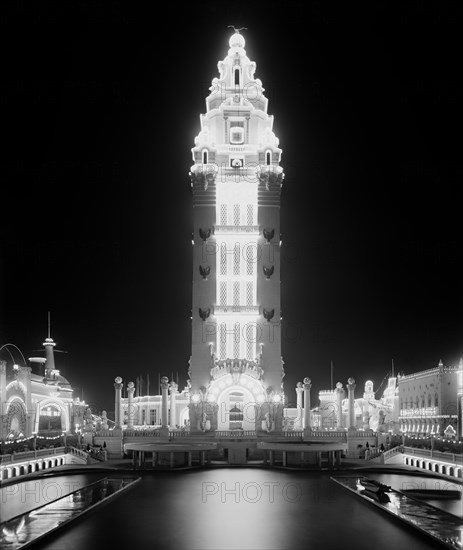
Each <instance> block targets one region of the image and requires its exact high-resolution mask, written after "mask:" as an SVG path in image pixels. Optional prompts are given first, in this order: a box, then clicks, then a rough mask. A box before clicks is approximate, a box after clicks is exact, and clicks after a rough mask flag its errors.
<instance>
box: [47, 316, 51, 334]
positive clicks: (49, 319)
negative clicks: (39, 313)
mask: <svg viewBox="0 0 463 550" xmlns="http://www.w3.org/2000/svg"><path fill="white" fill-rule="evenodd" d="M48 338H51V336H50V312H48Z"/></svg>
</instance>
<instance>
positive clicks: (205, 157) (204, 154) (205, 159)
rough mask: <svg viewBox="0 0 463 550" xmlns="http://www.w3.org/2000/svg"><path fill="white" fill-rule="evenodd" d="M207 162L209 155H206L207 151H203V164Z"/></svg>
mask: <svg viewBox="0 0 463 550" xmlns="http://www.w3.org/2000/svg"><path fill="white" fill-rule="evenodd" d="M208 162H209V155H208V153H207V149H204V150H203V164H207V163H208Z"/></svg>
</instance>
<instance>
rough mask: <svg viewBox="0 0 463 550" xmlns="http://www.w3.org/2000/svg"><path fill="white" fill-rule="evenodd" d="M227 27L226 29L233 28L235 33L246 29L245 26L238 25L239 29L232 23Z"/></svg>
mask: <svg viewBox="0 0 463 550" xmlns="http://www.w3.org/2000/svg"><path fill="white" fill-rule="evenodd" d="M227 28H228V29H233V30H234V31H235V32H236V33H237V34H240V31H247V30H248V28H247V27H240V28H239V29H237V28H236V27H235V26H234V25H228V27H227Z"/></svg>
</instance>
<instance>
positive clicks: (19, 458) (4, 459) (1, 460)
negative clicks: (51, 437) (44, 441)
mask: <svg viewBox="0 0 463 550" xmlns="http://www.w3.org/2000/svg"><path fill="white" fill-rule="evenodd" d="M65 452H66V447H52V448H51V449H38V450H36V451H23V452H20V453H10V454H7V455H0V464H12V463H14V462H24V461H25V460H34V459H35V458H41V457H45V456H50V455H59V454H63V453H65Z"/></svg>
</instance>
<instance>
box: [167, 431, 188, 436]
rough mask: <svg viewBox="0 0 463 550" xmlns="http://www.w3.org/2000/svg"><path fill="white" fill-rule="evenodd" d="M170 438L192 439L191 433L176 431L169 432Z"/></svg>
mask: <svg viewBox="0 0 463 550" xmlns="http://www.w3.org/2000/svg"><path fill="white" fill-rule="evenodd" d="M169 437H190V432H189V431H187V430H174V431H172V432H169Z"/></svg>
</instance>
